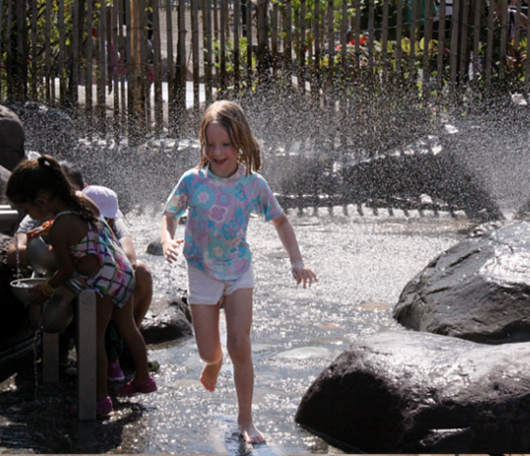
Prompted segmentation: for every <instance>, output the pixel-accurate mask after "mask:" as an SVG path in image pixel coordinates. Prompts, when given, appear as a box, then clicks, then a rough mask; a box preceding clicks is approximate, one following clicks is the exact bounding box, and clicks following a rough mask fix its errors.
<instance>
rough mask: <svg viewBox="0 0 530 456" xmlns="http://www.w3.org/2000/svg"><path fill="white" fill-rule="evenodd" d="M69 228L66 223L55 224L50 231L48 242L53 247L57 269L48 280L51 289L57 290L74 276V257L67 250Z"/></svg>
mask: <svg viewBox="0 0 530 456" xmlns="http://www.w3.org/2000/svg"><path fill="white" fill-rule="evenodd" d="M70 231H71V227H70V226H69V224H67V223H61V222H59V223H57V222H55V223H54V225H53V227H52V229H51V230H50V234H49V240H50V245H51V246H52V247H53V252H54V253H55V257H56V258H57V263H58V265H59V269H57V271H56V272H55V274H54V275H53V276H52V277H51V278H50V280H48V284H49V285H50V286H51V287H52V288H57V287H60V286H61V285H63V284H64V283H65V282H66V281H67V280H68V279H70V278H71V277H72V276H73V275H74V271H75V263H74V257H73V256H72V254H71V253H70V249H69V248H68V238H69V234H70Z"/></svg>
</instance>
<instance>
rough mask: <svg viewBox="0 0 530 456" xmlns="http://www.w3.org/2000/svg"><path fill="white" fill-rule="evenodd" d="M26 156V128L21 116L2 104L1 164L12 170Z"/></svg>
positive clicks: (0, 114)
mask: <svg viewBox="0 0 530 456" xmlns="http://www.w3.org/2000/svg"><path fill="white" fill-rule="evenodd" d="M23 158H24V128H23V127H22V122H21V121H20V119H19V117H18V116H17V115H16V114H15V113H14V112H13V111H12V110H11V109H9V108H7V107H5V106H2V105H0V166H2V167H4V168H6V169H8V170H9V171H12V170H13V168H14V167H15V166H16V165H17V164H18V163H19V162H20V160H22V159H23Z"/></svg>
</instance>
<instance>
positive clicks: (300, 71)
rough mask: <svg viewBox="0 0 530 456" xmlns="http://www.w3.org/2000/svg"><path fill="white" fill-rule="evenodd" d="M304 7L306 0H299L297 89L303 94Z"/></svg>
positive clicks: (304, 72) (304, 73)
mask: <svg viewBox="0 0 530 456" xmlns="http://www.w3.org/2000/svg"><path fill="white" fill-rule="evenodd" d="M305 7H306V0H300V41H299V43H298V90H299V91H300V93H302V94H305V79H306V64H305V48H306V44H305V38H306V37H305V29H306V21H305Z"/></svg>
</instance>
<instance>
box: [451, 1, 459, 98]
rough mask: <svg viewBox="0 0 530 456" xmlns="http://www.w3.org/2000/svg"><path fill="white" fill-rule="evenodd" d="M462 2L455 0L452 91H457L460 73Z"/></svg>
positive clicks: (452, 43) (452, 35) (452, 34)
mask: <svg viewBox="0 0 530 456" xmlns="http://www.w3.org/2000/svg"><path fill="white" fill-rule="evenodd" d="M461 1H462V0H453V19H452V21H451V28H452V30H451V57H450V68H451V90H452V91H454V90H455V89H456V77H457V71H458V36H459V34H458V32H459V30H458V29H459V27H458V26H459V24H460V4H461Z"/></svg>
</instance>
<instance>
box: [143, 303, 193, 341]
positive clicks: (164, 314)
mask: <svg viewBox="0 0 530 456" xmlns="http://www.w3.org/2000/svg"><path fill="white" fill-rule="evenodd" d="M164 301H165V302H163V303H161V302H157V303H153V304H152V305H151V309H150V310H149V311H148V312H147V314H146V316H145V318H144V321H143V322H142V325H141V327H140V330H141V332H142V335H143V336H144V339H145V342H146V343H148V344H159V343H162V342H168V341H171V340H176V339H180V338H182V337H190V336H192V335H193V330H192V327H191V312H190V310H189V306H188V304H187V302H186V300H185V299H182V298H172V297H170V296H167V297H166V298H165V299H164Z"/></svg>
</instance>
